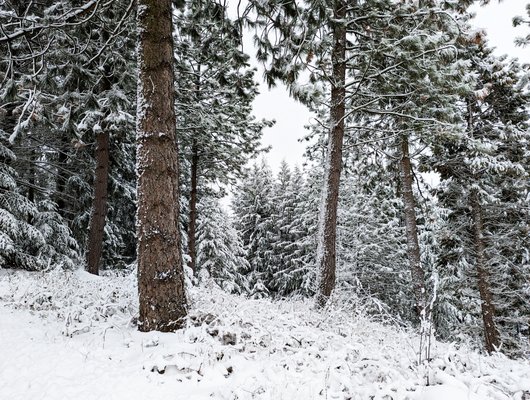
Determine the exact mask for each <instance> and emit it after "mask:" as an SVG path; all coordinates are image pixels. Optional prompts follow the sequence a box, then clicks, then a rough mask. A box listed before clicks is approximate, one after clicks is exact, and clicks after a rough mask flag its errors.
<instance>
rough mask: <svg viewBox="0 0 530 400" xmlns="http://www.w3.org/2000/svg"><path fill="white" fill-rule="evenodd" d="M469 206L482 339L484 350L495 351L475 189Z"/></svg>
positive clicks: (497, 342)
mask: <svg viewBox="0 0 530 400" xmlns="http://www.w3.org/2000/svg"><path fill="white" fill-rule="evenodd" d="M470 206H471V213H472V217H473V245H474V247H475V267H476V269H477V278H478V290H479V293H480V300H481V303H480V304H481V311H482V320H483V322H484V340H485V345H486V351H487V352H488V353H491V352H493V351H496V349H498V348H499V345H500V337H499V332H498V331H497V328H496V326H495V321H494V318H495V306H494V304H493V295H492V292H491V285H490V283H489V274H488V270H487V267H486V245H485V243H484V234H483V232H484V225H483V222H482V207H481V206H480V200H479V197H478V193H477V191H476V190H475V189H472V190H471V193H470Z"/></svg>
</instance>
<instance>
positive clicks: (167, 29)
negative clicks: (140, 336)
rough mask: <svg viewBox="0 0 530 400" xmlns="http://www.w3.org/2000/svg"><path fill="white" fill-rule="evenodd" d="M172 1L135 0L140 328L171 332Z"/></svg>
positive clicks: (181, 305)
mask: <svg viewBox="0 0 530 400" xmlns="http://www.w3.org/2000/svg"><path fill="white" fill-rule="evenodd" d="M171 3H172V2H171V0H139V1H138V7H139V8H138V29H139V40H140V43H139V44H140V45H139V51H138V64H139V87H138V126H137V158H138V159H137V173H138V215H137V224H138V225H137V234H138V291H139V296H140V316H139V329H140V330H141V331H151V330H159V331H172V330H175V329H178V328H180V327H181V326H182V324H183V322H184V317H185V316H186V313H187V304H186V296H185V289H184V274H183V268H182V257H181V252H180V236H179V235H180V232H179V220H178V214H179V207H178V204H179V196H178V154H177V146H176V133H175V131H176V129H175V128H176V126H175V124H176V120H175V111H174V86H173V82H174V76H173V41H172V29H173V27H172V10H171Z"/></svg>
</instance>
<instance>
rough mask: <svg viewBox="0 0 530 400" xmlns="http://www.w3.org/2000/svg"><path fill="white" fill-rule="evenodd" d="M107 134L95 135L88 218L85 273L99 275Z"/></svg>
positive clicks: (106, 178)
mask: <svg viewBox="0 0 530 400" xmlns="http://www.w3.org/2000/svg"><path fill="white" fill-rule="evenodd" d="M109 146H110V140H109V133H108V131H106V130H103V131H100V132H97V134H96V170H95V176H94V200H93V203H92V214H91V216H90V225H89V234H88V248H87V259H86V261H87V271H88V272H90V273H91V274H94V275H99V264H100V260H101V254H102V253H103V237H104V235H105V218H106V216H107V194H108V189H107V187H108V179H109Z"/></svg>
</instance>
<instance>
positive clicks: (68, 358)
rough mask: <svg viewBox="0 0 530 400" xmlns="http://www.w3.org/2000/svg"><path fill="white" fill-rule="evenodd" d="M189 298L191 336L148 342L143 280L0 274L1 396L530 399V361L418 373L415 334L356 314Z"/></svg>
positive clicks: (439, 353)
mask: <svg viewBox="0 0 530 400" xmlns="http://www.w3.org/2000/svg"><path fill="white" fill-rule="evenodd" d="M190 300H191V303H192V310H191V316H192V318H191V319H190V322H189V326H188V328H187V329H185V330H182V331H180V332H177V333H172V334H162V333H155V332H152V333H140V332H137V331H136V329H135V327H134V312H135V311H134V310H135V309H136V288H135V285H134V277H133V276H126V277H119V276H107V277H101V278H99V277H92V276H89V275H87V274H85V273H84V272H75V273H66V272H62V271H51V272H49V273H47V274H40V273H33V274H30V273H21V272H8V271H0V350H1V351H0V399H1V400H4V399H5V400H8V399H9V400H17V399H20V400H26V399H43V400H44V399H46V400H48V399H50V400H51V399H57V400H59V399H61V400H62V399H76V400H88V399H120V400H121V399H142V400H143V399H157V400H164V399H183V400H184V399H186V400H188V399H190V400H196V399H240V400H241V399H270V400H281V399H286V400H296V399H300V400H310V399H393V400H398V399H403V400H405V399H410V400H446V399H447V400H464V399H470V400H489V399H491V400H505V399H517V400H526V399H530V394H525V391H526V392H530V363H529V362H528V361H521V360H517V361H513V360H509V359H507V358H505V357H504V356H502V355H495V356H492V357H488V356H484V355H481V354H478V353H476V352H473V351H470V350H466V349H463V348H462V349H456V348H455V347H454V346H452V345H449V344H441V343H435V344H434V345H433V349H432V354H433V360H432V361H431V362H430V363H429V364H428V365H419V366H418V363H417V358H418V357H417V349H418V338H417V337H415V336H414V335H413V334H411V333H409V332H406V331H404V330H402V329H398V328H396V327H392V326H383V325H381V324H378V323H375V322H373V321H371V320H370V319H369V318H368V317H366V316H364V315H362V313H360V312H359V311H355V310H354V309H352V308H350V307H348V308H346V307H343V308H341V307H339V306H338V305H336V306H335V307H333V308H332V309H330V310H327V311H326V312H324V313H319V312H317V311H315V310H314V309H313V308H312V305H311V303H310V302H308V301H305V302H304V301H283V302H270V301H267V300H248V299H244V298H239V297H234V296H229V295H227V294H225V293H223V292H221V291H219V290H218V289H216V288H214V287H213V286H212V287H209V288H201V289H194V290H193V291H192V293H191V299H190ZM427 381H428V382H429V383H430V385H429V386H427ZM525 396H526V397H525Z"/></svg>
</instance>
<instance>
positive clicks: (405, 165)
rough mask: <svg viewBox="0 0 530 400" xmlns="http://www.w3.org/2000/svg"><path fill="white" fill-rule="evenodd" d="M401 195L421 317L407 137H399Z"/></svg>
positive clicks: (422, 295) (422, 306)
mask: <svg viewBox="0 0 530 400" xmlns="http://www.w3.org/2000/svg"><path fill="white" fill-rule="evenodd" d="M400 164H401V171H400V178H401V189H402V190H401V193H402V197H403V206H404V216H405V230H406V233H407V258H408V261H409V267H410V272H411V277H412V287H413V290H414V298H415V301H416V305H415V306H416V307H415V308H416V312H417V314H418V316H420V317H421V315H422V313H423V311H424V310H425V306H426V298H425V296H426V293H425V274H424V272H423V268H422V267H421V256H420V244H419V241H418V226H417V223H416V201H415V199H414V193H413V191H412V183H413V178H412V164H411V162H410V154H409V142H408V137H407V136H405V135H403V136H402V137H401V159H400Z"/></svg>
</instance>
